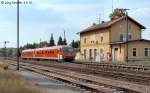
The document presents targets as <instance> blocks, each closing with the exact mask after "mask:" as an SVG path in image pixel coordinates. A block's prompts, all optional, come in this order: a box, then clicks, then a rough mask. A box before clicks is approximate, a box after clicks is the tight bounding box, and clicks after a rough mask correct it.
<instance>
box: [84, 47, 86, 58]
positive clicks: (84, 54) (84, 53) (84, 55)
mask: <svg viewBox="0 0 150 93" xmlns="http://www.w3.org/2000/svg"><path fill="white" fill-rule="evenodd" d="M84 59H86V49H84Z"/></svg>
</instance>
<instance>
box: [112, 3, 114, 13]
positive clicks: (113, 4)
mask: <svg viewBox="0 0 150 93" xmlns="http://www.w3.org/2000/svg"><path fill="white" fill-rule="evenodd" d="M113 11H114V0H112V13H113Z"/></svg>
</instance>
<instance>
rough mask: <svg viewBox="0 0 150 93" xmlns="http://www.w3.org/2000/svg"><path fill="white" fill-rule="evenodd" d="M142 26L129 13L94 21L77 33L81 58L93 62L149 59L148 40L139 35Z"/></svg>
mask: <svg viewBox="0 0 150 93" xmlns="http://www.w3.org/2000/svg"><path fill="white" fill-rule="evenodd" d="M144 29H146V28H145V27H144V26H143V25H141V24H140V23H138V22H137V21H135V20H134V19H133V18H131V17H129V16H124V17H120V18H118V19H114V20H112V21H109V22H103V23H101V24H94V25H92V26H90V27H88V28H86V29H84V30H82V31H81V32H79V34H80V49H81V55H82V59H84V60H91V61H96V62H103V61H105V62H109V61H115V62H116V61H117V62H126V61H128V60H149V59H150V40H144V39H142V37H141V33H142V31H143V30H144ZM127 50H128V51H127Z"/></svg>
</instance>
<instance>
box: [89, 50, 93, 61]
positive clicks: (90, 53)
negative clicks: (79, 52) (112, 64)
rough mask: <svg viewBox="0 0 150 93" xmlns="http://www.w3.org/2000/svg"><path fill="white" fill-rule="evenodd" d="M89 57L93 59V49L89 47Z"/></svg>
mask: <svg viewBox="0 0 150 93" xmlns="http://www.w3.org/2000/svg"><path fill="white" fill-rule="evenodd" d="M89 59H90V60H92V59H93V58H92V49H89Z"/></svg>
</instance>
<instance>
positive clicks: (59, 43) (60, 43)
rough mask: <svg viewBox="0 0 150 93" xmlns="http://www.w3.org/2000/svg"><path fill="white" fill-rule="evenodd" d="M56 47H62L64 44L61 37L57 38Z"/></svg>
mask: <svg viewBox="0 0 150 93" xmlns="http://www.w3.org/2000/svg"><path fill="white" fill-rule="evenodd" d="M57 45H64V42H63V40H62V37H61V36H59V39H58V42H57Z"/></svg>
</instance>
